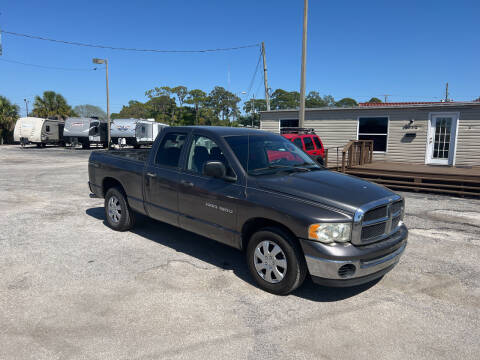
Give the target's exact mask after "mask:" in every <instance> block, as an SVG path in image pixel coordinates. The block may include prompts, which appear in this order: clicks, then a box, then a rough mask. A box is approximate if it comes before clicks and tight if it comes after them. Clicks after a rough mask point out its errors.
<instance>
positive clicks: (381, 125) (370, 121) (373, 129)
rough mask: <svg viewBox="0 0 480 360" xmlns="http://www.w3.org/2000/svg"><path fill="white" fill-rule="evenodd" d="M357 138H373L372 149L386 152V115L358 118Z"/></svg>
mask: <svg viewBox="0 0 480 360" xmlns="http://www.w3.org/2000/svg"><path fill="white" fill-rule="evenodd" d="M358 140H373V151H379V152H386V151H387V141H388V117H361V118H358Z"/></svg>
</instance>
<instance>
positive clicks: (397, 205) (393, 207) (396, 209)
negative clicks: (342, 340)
mask: <svg viewBox="0 0 480 360" xmlns="http://www.w3.org/2000/svg"><path fill="white" fill-rule="evenodd" d="M402 207H403V201H397V202H394V203H393V204H392V205H391V207H390V208H391V210H392V214H396V213H397V212H399V211H400V210H402Z"/></svg>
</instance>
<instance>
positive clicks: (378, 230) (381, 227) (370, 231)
mask: <svg viewBox="0 0 480 360" xmlns="http://www.w3.org/2000/svg"><path fill="white" fill-rule="evenodd" d="M385 226H386V223H380V224H376V225H370V226H365V227H363V228H362V240H367V239H371V238H374V237H377V236H381V235H383V234H384V233H385Z"/></svg>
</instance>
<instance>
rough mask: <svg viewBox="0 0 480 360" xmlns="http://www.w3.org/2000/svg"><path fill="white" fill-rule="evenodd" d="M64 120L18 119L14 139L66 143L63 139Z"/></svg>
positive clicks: (26, 141) (45, 143)
mask: <svg viewBox="0 0 480 360" xmlns="http://www.w3.org/2000/svg"><path fill="white" fill-rule="evenodd" d="M64 124H65V123H64V122H63V120H53V119H44V118H37V117H23V118H20V119H18V120H17V122H16V124H15V129H14V130H13V141H15V142H19V143H21V144H22V145H24V144H36V145H37V146H38V147H45V146H46V145H47V144H57V145H65V142H64V140H63V127H64Z"/></svg>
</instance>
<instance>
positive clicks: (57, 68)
mask: <svg viewBox="0 0 480 360" xmlns="http://www.w3.org/2000/svg"><path fill="white" fill-rule="evenodd" d="M0 61H4V62H8V63H12V64H19V65H25V66H33V67H38V68H43V69H50V70H65V71H94V70H97V68H91V69H87V68H64V67H56V66H46V65H39V64H29V63H24V62H21V61H16V60H8V59H2V58H0Z"/></svg>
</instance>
